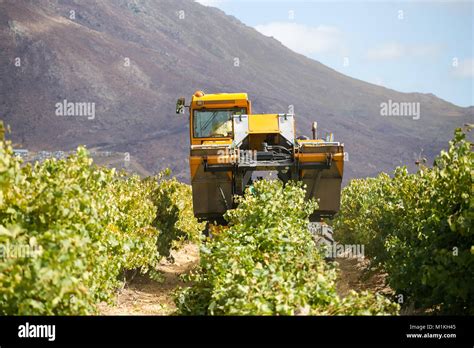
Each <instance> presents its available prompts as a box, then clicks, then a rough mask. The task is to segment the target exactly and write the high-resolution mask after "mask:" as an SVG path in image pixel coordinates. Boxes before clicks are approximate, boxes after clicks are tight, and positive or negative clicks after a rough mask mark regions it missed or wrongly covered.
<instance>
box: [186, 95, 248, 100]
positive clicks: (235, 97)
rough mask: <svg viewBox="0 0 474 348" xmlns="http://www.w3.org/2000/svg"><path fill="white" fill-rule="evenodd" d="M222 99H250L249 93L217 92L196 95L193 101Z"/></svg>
mask: <svg viewBox="0 0 474 348" xmlns="http://www.w3.org/2000/svg"><path fill="white" fill-rule="evenodd" d="M198 100H202V101H221V100H248V97H247V93H215V94H205V95H204V96H202V97H194V96H193V101H198Z"/></svg>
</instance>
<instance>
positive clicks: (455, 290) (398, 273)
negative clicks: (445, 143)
mask: <svg viewBox="0 0 474 348" xmlns="http://www.w3.org/2000/svg"><path fill="white" fill-rule="evenodd" d="M471 147H472V144H471V143H470V142H469V141H468V140H466V134H465V133H464V132H462V131H461V129H457V130H456V132H455V136H454V139H453V140H452V141H451V142H450V146H449V149H448V151H441V153H440V155H439V156H438V157H437V158H436V160H435V162H434V166H433V168H426V167H424V166H422V167H420V169H419V171H418V173H416V174H409V173H408V172H407V170H406V168H398V169H397V170H396V171H395V173H394V175H393V178H391V177H389V176H388V175H387V174H380V175H379V176H378V177H377V178H369V179H364V180H361V179H358V180H352V182H351V183H350V185H348V186H347V187H346V188H345V189H344V191H343V196H342V209H341V211H340V213H339V214H338V217H337V219H336V220H335V222H334V227H335V230H336V239H337V240H338V241H340V242H341V243H350V244H352V243H361V244H365V246H366V247H365V251H366V254H367V255H368V256H370V257H371V258H372V262H373V264H374V265H376V266H379V267H381V268H382V269H384V270H385V271H386V272H388V281H389V284H390V286H391V287H392V288H393V289H395V290H396V291H397V292H398V293H399V294H402V295H403V296H404V299H405V303H410V304H411V305H413V306H414V307H415V308H418V309H430V310H434V311H439V312H441V313H450V314H462V313H466V314H471V315H472V314H474V282H473V279H474V230H473V217H474V196H473V194H472V190H473V187H474V186H473V179H474V168H473V163H474V154H473V152H472V150H471Z"/></svg>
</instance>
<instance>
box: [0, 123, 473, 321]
mask: <svg viewBox="0 0 474 348" xmlns="http://www.w3.org/2000/svg"><path fill="white" fill-rule="evenodd" d="M1 133H2V139H1V142H0V247H1V249H0V251H1V252H2V253H1V255H0V256H2V259H1V261H0V314H1V315H41V314H43V315H76V314H80V315H87V314H97V313H98V305H99V304H100V303H103V302H106V303H109V304H111V305H113V303H114V299H115V298H116V294H117V292H118V291H120V289H123V287H124V286H125V285H126V283H127V281H128V280H129V279H128V278H129V277H128V275H129V274H130V273H131V271H132V273H138V272H139V273H142V274H146V275H147V276H148V277H150V278H151V279H157V281H159V279H160V273H159V267H158V265H159V262H160V260H163V259H166V260H168V262H171V263H172V262H173V254H172V252H171V251H173V250H178V249H180V248H182V247H183V245H184V244H186V243H194V244H197V245H199V249H200V253H199V254H200V260H199V264H198V265H197V267H195V268H194V269H193V270H192V272H190V273H189V274H188V275H187V284H188V285H187V286H178V287H177V288H176V290H175V292H174V298H175V303H176V308H177V310H176V314H179V315H298V314H300V315H396V314H398V313H399V312H400V305H401V307H402V308H403V307H405V306H412V307H414V308H415V309H416V310H422V311H424V312H427V313H430V312H441V313H450V314H463V313H469V314H473V312H472V309H473V308H474V283H473V281H472V279H474V274H473V272H474V271H473V270H474V256H473V254H474V246H473V245H474V241H473V239H474V238H473V231H472V218H473V205H474V204H473V198H472V194H471V191H472V179H473V169H472V163H473V154H472V152H471V143H470V142H469V141H467V140H466V135H465V133H463V132H462V131H461V130H457V131H456V133H455V137H454V139H453V140H452V142H451V143H450V147H449V149H448V150H447V151H443V152H442V153H441V154H440V155H439V157H438V158H437V160H436V161H435V164H434V166H433V167H432V168H428V167H425V166H423V165H422V166H420V168H419V171H418V173H416V174H409V173H408V172H407V171H406V169H403V168H398V169H397V170H396V171H395V173H394V175H393V176H392V177H390V176H389V175H387V174H380V175H379V176H378V177H377V178H368V179H357V180H353V181H352V182H351V183H350V184H349V185H348V186H347V187H346V188H345V189H344V192H343V198H342V208H341V212H340V214H339V215H338V216H337V218H336V219H335V221H333V224H334V228H335V230H336V236H337V240H338V241H339V242H340V243H345V244H362V245H365V253H366V256H368V257H369V258H370V260H371V264H372V266H373V267H374V268H379V269H381V270H383V271H384V272H386V273H387V274H388V278H387V279H388V282H389V285H390V287H391V288H393V289H394V290H395V292H396V295H395V296H394V297H391V298H387V297H384V296H382V295H380V294H374V293H371V292H367V291H364V292H355V291H351V292H350V293H349V294H348V295H347V296H344V297H341V296H340V295H338V294H337V292H336V279H337V275H338V267H337V263H336V262H328V261H326V260H325V257H324V249H323V248H320V247H317V246H316V244H315V241H314V238H313V235H312V234H311V232H310V231H309V230H308V228H307V226H308V217H309V215H310V214H311V213H312V212H313V210H314V209H315V208H316V207H317V203H316V202H314V201H309V202H308V201H305V199H304V193H305V192H304V190H303V189H302V187H301V185H300V184H296V183H295V184H288V185H285V186H284V185H283V184H282V183H281V182H279V181H268V180H260V181H258V182H256V183H255V185H254V187H253V189H252V190H247V191H246V194H245V195H244V196H243V197H240V198H239V205H238V207H237V208H236V209H233V210H229V211H228V212H227V213H226V216H225V218H226V220H227V221H228V226H227V227H225V228H224V227H221V228H215V229H214V230H213V231H212V232H213V233H212V235H213V237H212V238H205V237H203V236H202V235H201V231H202V230H203V229H204V225H203V224H201V223H198V221H197V220H196V219H195V218H194V215H193V210H192V200H191V191H190V190H191V189H190V187H189V186H188V185H186V184H183V183H180V182H178V181H177V180H176V179H173V178H171V176H170V173H169V171H164V172H162V173H160V174H158V175H156V176H153V177H148V178H145V179H142V178H140V177H138V176H136V175H131V174H128V173H125V172H116V171H115V170H114V169H109V168H105V167H100V166H96V165H94V164H93V163H92V160H91V159H90V157H89V155H88V151H87V150H86V149H85V148H82V147H81V148H79V149H78V150H77V153H76V154H74V155H72V156H70V157H68V158H66V159H59V160H58V159H47V160H45V161H44V162H42V163H36V164H22V163H21V160H20V159H19V158H17V157H15V156H13V150H12V147H11V144H10V143H9V142H8V141H6V140H5V139H4V133H5V131H4V129H3V127H2V132H1Z"/></svg>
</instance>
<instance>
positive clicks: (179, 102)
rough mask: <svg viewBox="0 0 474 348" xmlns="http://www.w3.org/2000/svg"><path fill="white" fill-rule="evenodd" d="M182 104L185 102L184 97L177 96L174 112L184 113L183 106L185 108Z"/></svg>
mask: <svg viewBox="0 0 474 348" xmlns="http://www.w3.org/2000/svg"><path fill="white" fill-rule="evenodd" d="M184 104H185V101H184V97H180V98H178V100H177V101H176V113H177V114H184V108H185V105H184Z"/></svg>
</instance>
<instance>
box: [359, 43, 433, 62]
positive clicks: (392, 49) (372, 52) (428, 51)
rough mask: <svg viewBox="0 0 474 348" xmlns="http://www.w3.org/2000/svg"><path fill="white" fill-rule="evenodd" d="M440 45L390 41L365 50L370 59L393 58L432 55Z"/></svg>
mask: <svg viewBox="0 0 474 348" xmlns="http://www.w3.org/2000/svg"><path fill="white" fill-rule="evenodd" d="M440 49H441V47H440V46H439V45H434V44H418V45H404V44H401V43H397V42H390V43H385V44H383V45H380V46H378V47H375V48H370V49H369V50H368V51H367V57H368V58H369V59H372V60H394V59H399V58H402V57H420V56H433V55H435V54H437V53H438V52H439V51H440Z"/></svg>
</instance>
